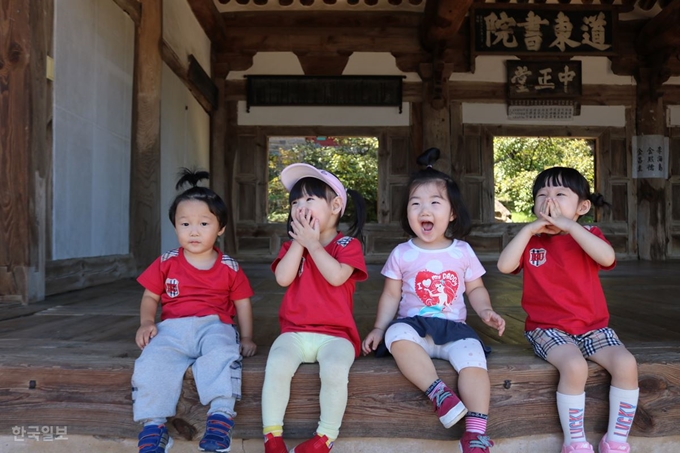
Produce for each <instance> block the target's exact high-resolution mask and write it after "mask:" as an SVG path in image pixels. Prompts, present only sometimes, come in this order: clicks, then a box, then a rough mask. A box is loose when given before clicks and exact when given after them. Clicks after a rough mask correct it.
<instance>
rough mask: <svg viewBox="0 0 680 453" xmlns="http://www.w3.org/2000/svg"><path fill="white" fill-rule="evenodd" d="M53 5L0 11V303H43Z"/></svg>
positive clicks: (11, 3) (15, 4)
mask: <svg viewBox="0 0 680 453" xmlns="http://www.w3.org/2000/svg"><path fill="white" fill-rule="evenodd" d="M51 8H52V2H51V1H49V2H26V1H24V0H7V1H4V2H3V3H2V7H0V43H1V44H0V68H1V69H0V73H1V75H0V78H2V83H0V131H2V133H0V161H1V162H2V165H0V194H2V195H0V302H3V301H5V302H21V303H28V302H33V301H38V300H42V299H44V297H45V243H46V241H45V234H46V232H45V219H46V210H47V206H46V204H45V198H46V187H45V178H46V174H45V162H46V159H45V156H46V155H47V154H48V153H51V149H49V150H48V149H46V140H47V135H46V130H47V103H48V100H47V99H46V93H47V81H46V77H45V74H46V61H47V47H46V43H47V41H48V39H49V38H46V36H45V32H46V26H47V25H46V17H47V16H48V15H51Z"/></svg>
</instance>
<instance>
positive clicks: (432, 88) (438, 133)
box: [418, 62, 453, 174]
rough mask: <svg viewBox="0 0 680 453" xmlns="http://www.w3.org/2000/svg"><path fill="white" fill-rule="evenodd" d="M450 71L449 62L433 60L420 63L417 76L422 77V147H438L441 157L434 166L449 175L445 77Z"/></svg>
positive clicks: (447, 106)
mask: <svg viewBox="0 0 680 453" xmlns="http://www.w3.org/2000/svg"><path fill="white" fill-rule="evenodd" d="M452 72H453V66H452V65H451V64H447V63H443V62H435V63H434V64H421V66H420V69H419V75H420V77H421V78H422V79H423V102H422V109H421V114H422V120H423V127H422V134H423V149H421V150H419V151H418V154H419V153H420V152H422V151H424V150H426V149H428V148H432V147H435V148H439V150H440V151H441V157H440V159H439V161H437V168H438V169H440V170H442V171H444V172H445V173H448V174H451V170H452V168H451V115H450V112H449V105H448V79H449V76H450V75H451V73H452Z"/></svg>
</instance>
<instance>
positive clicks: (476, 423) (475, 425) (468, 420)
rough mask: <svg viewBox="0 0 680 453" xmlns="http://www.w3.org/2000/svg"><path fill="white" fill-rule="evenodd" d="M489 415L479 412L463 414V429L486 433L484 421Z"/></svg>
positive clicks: (485, 421)
mask: <svg viewBox="0 0 680 453" xmlns="http://www.w3.org/2000/svg"><path fill="white" fill-rule="evenodd" d="M488 419H489V416H488V415H486V414H480V413H479V412H468V413H467V415H466V416H465V431H470V432H473V433H479V434H484V433H486V423H487V420H488Z"/></svg>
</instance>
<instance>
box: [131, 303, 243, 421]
mask: <svg viewBox="0 0 680 453" xmlns="http://www.w3.org/2000/svg"><path fill="white" fill-rule="evenodd" d="M157 327H158V334H157V335H156V336H155V337H154V338H153V339H152V340H151V341H150V342H149V344H148V345H147V346H146V347H145V348H144V350H143V351H142V354H141V355H140V356H139V358H138V359H137V360H136V361H135V370H134V373H133V374H132V403H133V412H134V420H135V421H136V422H140V421H145V420H154V419H162V418H167V417H172V416H173V415H175V413H176V408H177V402H178V400H179V396H180V393H181V391H182V381H183V378H184V373H185V372H186V370H187V368H188V367H189V366H191V367H192V371H193V373H194V380H195V381H196V390H198V396H199V398H200V401H201V404H203V405H204V406H207V405H208V404H209V405H210V409H209V410H208V414H212V413H213V412H222V413H225V414H227V415H229V416H232V417H233V416H234V415H236V413H235V412H234V404H235V403H236V400H238V399H241V359H242V358H241V354H240V353H239V336H238V332H237V331H236V329H235V328H234V326H233V325H231V324H224V323H223V322H221V321H220V319H219V317H218V316H217V315H213V316H204V317H190V318H177V319H166V320H165V321H162V322H160V323H158V325H157Z"/></svg>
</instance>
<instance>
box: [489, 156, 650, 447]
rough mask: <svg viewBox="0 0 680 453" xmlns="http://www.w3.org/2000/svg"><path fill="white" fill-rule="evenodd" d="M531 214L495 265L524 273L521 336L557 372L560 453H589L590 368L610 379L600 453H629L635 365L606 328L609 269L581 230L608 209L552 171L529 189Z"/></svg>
mask: <svg viewBox="0 0 680 453" xmlns="http://www.w3.org/2000/svg"><path fill="white" fill-rule="evenodd" d="M533 197H534V214H536V217H537V219H536V220H535V221H533V222H531V223H529V224H527V225H526V226H524V227H523V228H522V229H521V230H520V231H519V233H517V235H516V236H515V237H514V238H513V239H512V241H510V243H509V244H508V245H507V246H506V247H505V249H504V250H503V252H502V253H501V255H500V257H499V258H498V269H499V270H500V271H501V272H503V273H506V274H509V273H518V272H520V271H521V270H524V290H523V293H522V308H523V309H524V311H526V313H527V319H526V323H525V333H524V335H525V336H526V338H527V340H529V343H531V345H532V346H533V348H534V353H535V354H536V355H537V356H538V357H540V358H542V359H543V360H546V361H548V362H549V363H551V364H552V365H554V366H555V368H557V371H558V372H559V375H560V379H559V383H558V384H557V413H558V415H559V419H560V423H561V424H562V430H563V431H564V443H563V445H562V453H591V452H592V451H593V447H592V445H591V444H590V443H588V441H587V439H586V433H585V429H584V426H585V424H584V419H583V415H584V411H585V401H586V394H585V385H586V380H587V378H588V363H587V362H586V361H587V360H591V361H593V362H595V363H597V364H599V365H601V366H602V367H603V368H605V369H606V370H607V371H608V372H609V374H611V377H612V381H611V387H610V390H609V427H608V430H607V433H606V434H605V435H604V437H603V438H602V440H601V441H600V444H599V452H600V453H610V452H622V453H628V452H630V445H629V444H628V441H627V440H628V433H629V432H630V428H631V427H632V425H633V417H634V416H635V409H636V407H637V402H638V392H639V390H638V374H637V362H636V361H635V357H633V355H632V354H631V353H630V352H629V351H628V350H627V349H626V348H625V347H624V346H623V344H622V343H621V341H620V340H619V338H618V337H617V336H616V333H615V332H614V331H613V330H612V329H610V328H609V327H607V324H608V323H609V311H608V310H607V302H606V300H605V298H604V291H603V290H602V285H601V284H600V278H599V276H598V272H599V271H600V270H601V269H603V270H609V269H612V268H613V267H614V266H615V265H616V255H615V254H614V249H613V248H612V246H611V245H610V244H609V242H608V241H607V240H606V239H605V237H604V235H603V234H602V231H600V229H599V228H598V227H596V226H593V225H580V224H579V223H578V219H579V217H581V216H582V215H585V214H587V213H588V211H590V208H591V206H596V207H601V206H604V205H607V203H606V202H605V201H604V200H603V198H602V195H600V194H597V193H595V194H593V193H591V192H590V185H589V184H588V181H587V180H586V179H585V178H584V177H583V175H581V173H579V172H578V171H577V170H575V169H573V168H565V167H553V168H549V169H547V170H544V171H543V172H541V173H540V174H539V175H538V176H537V177H536V180H535V181H534V186H533Z"/></svg>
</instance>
